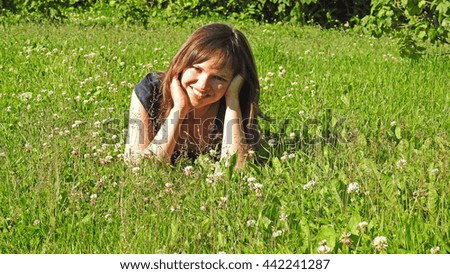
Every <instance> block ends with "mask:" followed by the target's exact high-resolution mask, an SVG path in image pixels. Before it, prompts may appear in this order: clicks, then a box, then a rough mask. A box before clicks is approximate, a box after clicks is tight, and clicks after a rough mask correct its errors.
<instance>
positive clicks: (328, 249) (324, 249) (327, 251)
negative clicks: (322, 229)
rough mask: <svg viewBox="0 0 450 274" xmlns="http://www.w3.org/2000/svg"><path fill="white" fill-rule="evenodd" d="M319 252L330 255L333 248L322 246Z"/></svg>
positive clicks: (318, 249)
mask: <svg viewBox="0 0 450 274" xmlns="http://www.w3.org/2000/svg"><path fill="white" fill-rule="evenodd" d="M317 252H319V254H328V253H330V252H331V248H330V247H329V246H327V245H320V246H319V247H318V248H317Z"/></svg>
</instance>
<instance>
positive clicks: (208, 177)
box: [206, 174, 214, 184]
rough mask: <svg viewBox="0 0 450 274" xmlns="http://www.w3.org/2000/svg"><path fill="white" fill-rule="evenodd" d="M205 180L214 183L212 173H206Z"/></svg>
mask: <svg viewBox="0 0 450 274" xmlns="http://www.w3.org/2000/svg"><path fill="white" fill-rule="evenodd" d="M206 182H207V183H208V184H213V183H214V174H208V175H206Z"/></svg>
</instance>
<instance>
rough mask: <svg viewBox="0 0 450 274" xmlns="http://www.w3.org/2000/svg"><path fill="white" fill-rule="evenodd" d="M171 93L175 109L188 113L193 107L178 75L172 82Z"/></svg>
mask: <svg viewBox="0 0 450 274" xmlns="http://www.w3.org/2000/svg"><path fill="white" fill-rule="evenodd" d="M170 95H171V96H172V100H173V107H174V109H176V110H180V111H182V112H185V113H187V112H188V111H189V110H190V109H191V108H192V105H191V102H190V101H189V98H188V96H187V94H186V91H185V90H184V89H183V87H182V86H181V83H180V80H178V78H177V77H174V78H173V79H172V82H171V83H170Z"/></svg>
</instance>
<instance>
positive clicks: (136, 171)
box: [131, 166, 141, 174]
mask: <svg viewBox="0 0 450 274" xmlns="http://www.w3.org/2000/svg"><path fill="white" fill-rule="evenodd" d="M140 169H141V168H140V167H138V166H135V167H132V168H131V172H133V173H134V174H137V173H138V172H139V170H140Z"/></svg>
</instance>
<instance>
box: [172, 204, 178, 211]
mask: <svg viewBox="0 0 450 274" xmlns="http://www.w3.org/2000/svg"><path fill="white" fill-rule="evenodd" d="M178 210H180V206H179V205H177V204H175V205H171V206H170V212H175V211H178Z"/></svg>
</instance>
